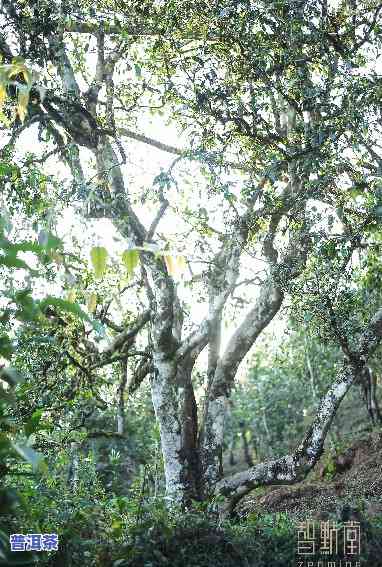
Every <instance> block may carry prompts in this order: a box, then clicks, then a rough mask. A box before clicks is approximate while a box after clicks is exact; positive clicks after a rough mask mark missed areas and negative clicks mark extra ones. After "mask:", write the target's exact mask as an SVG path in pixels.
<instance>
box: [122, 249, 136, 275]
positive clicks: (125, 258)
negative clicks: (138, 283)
mask: <svg viewBox="0 0 382 567" xmlns="http://www.w3.org/2000/svg"><path fill="white" fill-rule="evenodd" d="M122 262H123V264H124V266H125V267H126V270H127V273H128V275H129V276H130V277H131V276H132V275H133V273H134V270H135V268H136V266H137V265H138V262H139V253H138V251H137V250H134V249H132V250H125V251H124V252H123V254H122Z"/></svg>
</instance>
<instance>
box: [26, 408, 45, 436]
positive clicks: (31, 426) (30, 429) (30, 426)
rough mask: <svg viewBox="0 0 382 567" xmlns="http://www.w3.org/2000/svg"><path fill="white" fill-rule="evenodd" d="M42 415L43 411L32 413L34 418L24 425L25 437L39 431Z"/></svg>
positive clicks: (38, 410)
mask: <svg viewBox="0 0 382 567" xmlns="http://www.w3.org/2000/svg"><path fill="white" fill-rule="evenodd" d="M42 413H43V410H42V409H37V410H35V411H34V412H33V413H32V416H31V417H30V419H29V420H28V421H27V422H26V424H25V425H24V432H25V435H28V436H29V435H31V434H32V433H34V432H35V431H37V430H38V429H39V424H40V421H41V417H42Z"/></svg>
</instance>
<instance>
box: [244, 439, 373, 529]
mask: <svg viewBox="0 0 382 567" xmlns="http://www.w3.org/2000/svg"><path fill="white" fill-rule="evenodd" d="M265 512H266V513H273V512H288V513H289V514H290V515H291V516H292V517H293V518H295V519H296V520H306V519H307V518H312V519H323V520H324V519H327V518H330V517H332V516H333V515H335V516H336V517H339V518H342V519H344V520H348V519H357V514H361V515H362V516H363V517H366V518H367V517H369V518H372V517H382V433H381V432H377V433H373V434H369V435H368V436H366V437H364V438H361V439H358V440H357V441H355V442H354V443H353V445H352V446H350V447H348V448H347V449H346V450H344V451H342V452H341V453H338V454H333V453H330V452H329V451H326V452H325V453H324V455H323V456H322V457H321V460H320V462H319V463H318V464H317V465H316V467H315V469H314V470H313V471H312V472H311V473H310V474H309V475H308V477H307V479H305V481H303V482H301V483H299V484H295V485H293V486H277V487H272V486H271V487H267V488H259V489H257V490H256V491H253V492H252V493H251V494H249V495H248V496H247V497H246V498H245V499H243V501H242V502H241V504H240V505H239V507H238V510H237V513H238V515H239V516H244V517H245V516H248V515H249V514H253V513H255V514H261V513H265ZM349 513H350V516H349ZM351 514H353V516H351Z"/></svg>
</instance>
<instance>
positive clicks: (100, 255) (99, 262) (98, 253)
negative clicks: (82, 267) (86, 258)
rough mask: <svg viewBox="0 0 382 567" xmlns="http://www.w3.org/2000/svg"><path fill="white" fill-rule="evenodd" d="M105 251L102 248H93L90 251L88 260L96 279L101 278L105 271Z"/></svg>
mask: <svg viewBox="0 0 382 567" xmlns="http://www.w3.org/2000/svg"><path fill="white" fill-rule="evenodd" d="M107 256H108V254H107V250H106V248H104V246H94V247H93V248H92V249H91V251H90V258H91V261H92V265H93V268H94V274H95V277H96V278H102V276H103V275H104V273H105V271H106V263H107Z"/></svg>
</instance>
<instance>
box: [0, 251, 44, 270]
mask: <svg viewBox="0 0 382 567" xmlns="http://www.w3.org/2000/svg"><path fill="white" fill-rule="evenodd" d="M0 266H7V268H24V270H29V271H30V272H34V273H35V272H36V271H35V270H32V268H30V267H29V266H28V264H27V263H26V262H24V260H20V258H16V257H15V256H14V255H7V256H0Z"/></svg>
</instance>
